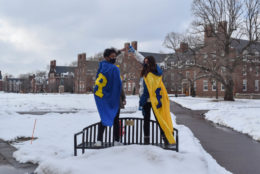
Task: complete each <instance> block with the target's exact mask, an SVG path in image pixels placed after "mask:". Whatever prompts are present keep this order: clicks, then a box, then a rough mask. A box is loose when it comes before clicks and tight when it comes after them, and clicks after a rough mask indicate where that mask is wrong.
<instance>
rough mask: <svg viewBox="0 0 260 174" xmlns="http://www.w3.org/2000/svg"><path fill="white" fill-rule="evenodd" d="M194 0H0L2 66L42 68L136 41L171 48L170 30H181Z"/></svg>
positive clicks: (7, 69) (143, 47) (142, 46)
mask: <svg viewBox="0 0 260 174" xmlns="http://www.w3.org/2000/svg"><path fill="white" fill-rule="evenodd" d="M191 2H192V0H183V1H181V0H131V1H129V0H128V1H127V0H70V1H69V0H0V71H2V73H3V74H5V73H8V74H13V75H15V76H17V75H18V74H22V73H28V72H35V71H36V70H46V67H47V65H48V64H49V62H50V60H53V59H56V61H57V65H68V64H70V63H71V62H72V61H75V60H76V59H77V54H79V53H83V52H85V53H86V54H87V56H93V55H94V54H95V53H98V52H101V51H103V50H104V49H105V48H107V47H111V46H113V47H116V48H123V45H124V43H125V42H131V41H138V49H139V50H140V51H147V52H148V51H149V52H160V51H163V52H170V50H168V49H166V48H164V47H163V46H162V43H163V40H164V37H165V35H166V34H167V33H169V32H172V31H174V32H182V31H185V30H186V29H187V28H188V26H189V24H190V22H191V12H190V9H191Z"/></svg>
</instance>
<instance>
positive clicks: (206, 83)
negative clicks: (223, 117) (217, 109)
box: [186, 22, 260, 98]
mask: <svg viewBox="0 0 260 174" xmlns="http://www.w3.org/2000/svg"><path fill="white" fill-rule="evenodd" d="M212 30H214V29H212V28H207V30H206V31H205V34H204V47H203V48H201V49H199V50H198V51H197V52H196V56H197V57H199V59H197V60H200V61H201V62H203V61H207V60H211V61H212V62H214V61H215V60H216V57H220V59H219V60H222V59H221V57H224V56H225V52H224V51H223V49H222V48H219V47H218V46H219V45H220V44H218V42H220V41H219V40H218V39H217V36H215V35H213V34H212ZM215 30H216V31H215V33H216V34H217V35H220V36H218V38H220V39H221V35H223V33H224V32H225V31H227V23H226V22H220V23H219V24H218V26H217V28H216V29H215ZM248 42H249V41H247V40H242V39H232V41H231V46H230V48H229V52H230V54H229V58H228V59H226V60H228V61H229V64H231V63H232V61H234V60H235V59H236V58H237V57H241V58H242V57H243V61H242V62H240V63H239V65H238V66H237V67H236V68H235V70H234V72H233V73H232V78H233V80H234V91H233V94H234V96H236V97H249V96H251V97H252V96H253V97H256V98H257V97H259V94H260V91H259V81H260V77H259V66H260V62H259V52H260V44H259V43H256V44H254V45H251V46H250V47H249V48H248V49H247V50H243V48H245V46H246V45H247V44H248ZM249 59H250V60H253V61H249ZM220 63H222V62H220ZM220 63H218V62H217V63H216V66H219V64H220ZM225 64H227V63H225ZM218 72H220V73H221V74H224V73H226V68H225V67H222V68H221V69H220V70H219V71H218ZM186 73H190V74H192V73H193V74H194V73H195V74H194V77H196V73H197V74H199V73H200V72H199V71H198V70H195V69H194V68H193V69H191V70H190V71H187V72H186ZM195 86H196V94H197V95H198V96H207V97H214V96H215V95H216V92H218V95H219V96H224V92H225V87H224V85H223V84H222V83H221V82H218V81H217V80H216V79H208V78H200V79H198V80H196V81H195ZM253 97H252V98H253ZM259 98H260V97H259Z"/></svg>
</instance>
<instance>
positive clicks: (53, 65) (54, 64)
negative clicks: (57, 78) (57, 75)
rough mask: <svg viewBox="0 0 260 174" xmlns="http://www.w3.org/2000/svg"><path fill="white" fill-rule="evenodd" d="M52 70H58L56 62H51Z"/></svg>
mask: <svg viewBox="0 0 260 174" xmlns="http://www.w3.org/2000/svg"><path fill="white" fill-rule="evenodd" d="M51 68H53V69H54V68H56V60H52V61H51Z"/></svg>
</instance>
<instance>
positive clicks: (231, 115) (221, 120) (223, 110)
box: [170, 97, 260, 141]
mask: <svg viewBox="0 0 260 174" xmlns="http://www.w3.org/2000/svg"><path fill="white" fill-rule="evenodd" d="M170 99H171V100H172V101H175V102H177V103H179V104H181V105H182V106H184V107H186V108H189V109H192V110H209V112H207V113H206V114H205V118H206V119H208V120H210V121H212V122H214V123H217V124H220V125H223V126H227V127H230V128H232V129H234V130H236V131H238V132H241V133H244V134H248V135H249V136H251V137H252V138H253V139H255V140H258V141H260V100H253V99H236V101H235V102H232V101H223V100H215V99H211V98H197V97H196V98H193V97H171V98H170Z"/></svg>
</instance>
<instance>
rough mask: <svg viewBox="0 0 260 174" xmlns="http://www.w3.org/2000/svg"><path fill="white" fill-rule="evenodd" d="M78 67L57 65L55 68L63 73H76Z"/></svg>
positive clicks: (57, 71) (59, 72)
mask: <svg viewBox="0 0 260 174" xmlns="http://www.w3.org/2000/svg"><path fill="white" fill-rule="evenodd" d="M75 68H76V67H73V66H56V68H55V70H56V73H58V74H62V73H68V72H70V73H74V71H75Z"/></svg>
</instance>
